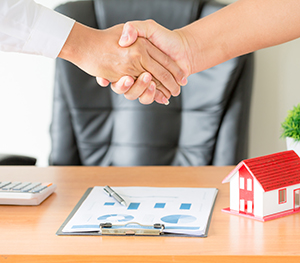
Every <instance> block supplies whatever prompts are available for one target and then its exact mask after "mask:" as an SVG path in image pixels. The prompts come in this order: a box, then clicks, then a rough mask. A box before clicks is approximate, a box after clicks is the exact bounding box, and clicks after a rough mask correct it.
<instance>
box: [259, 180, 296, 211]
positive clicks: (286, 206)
mask: <svg viewBox="0 0 300 263" xmlns="http://www.w3.org/2000/svg"><path fill="white" fill-rule="evenodd" d="M285 188H286V197H287V201H286V203H283V204H278V200H279V197H278V190H279V189H276V190H273V191H269V192H265V193H264V202H263V203H264V204H263V216H267V215H271V214H276V213H279V212H282V211H286V210H290V209H293V208H294V189H297V188H300V184H297V185H293V186H289V187H285ZM280 189H284V188H280Z"/></svg>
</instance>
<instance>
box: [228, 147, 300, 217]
mask: <svg viewBox="0 0 300 263" xmlns="http://www.w3.org/2000/svg"><path fill="white" fill-rule="evenodd" d="M228 182H229V183H230V207H228V208H225V209H223V210H222V211H224V212H228V213H232V214H237V215H242V216H246V217H250V218H253V219H257V220H261V221H267V220H270V219H274V218H277V217H281V216H285V215H289V214H293V213H296V212H300V202H299V195H300V158H299V157H298V155H297V154H296V153H295V152H294V151H284V152H279V153H275V154H270V155H266V156H261V157H257V158H252V159H247V160H244V161H242V162H240V163H239V164H238V165H237V166H236V167H235V169H234V170H233V171H232V172H231V173H230V174H229V175H228V176H227V177H226V178H225V179H224V180H223V181H222V183H228Z"/></svg>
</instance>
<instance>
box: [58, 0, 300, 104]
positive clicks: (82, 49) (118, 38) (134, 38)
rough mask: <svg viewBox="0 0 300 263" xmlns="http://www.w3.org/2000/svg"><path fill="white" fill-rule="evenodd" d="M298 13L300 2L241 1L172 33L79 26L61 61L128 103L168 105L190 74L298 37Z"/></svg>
mask: <svg viewBox="0 0 300 263" xmlns="http://www.w3.org/2000/svg"><path fill="white" fill-rule="evenodd" d="M299 13H300V1H299V0H285V1H282V0H264V1H261V0H237V1H236V2H235V3H233V4H231V5H228V6H227V7H225V8H222V9H221V10H219V11H217V12H215V13H213V14H210V15H208V16H206V17H204V18H202V19H200V20H198V21H196V22H194V23H192V24H189V25H187V26H185V27H183V28H180V29H177V30H173V31H171V30H168V29H166V28H164V27H163V26H161V25H159V24H157V23H156V22H154V21H152V20H147V21H133V22H129V23H126V24H125V25H117V26H114V27H112V28H109V29H107V30H96V29H92V28H89V27H86V26H84V25H81V24H79V23H77V22H76V23H75V25H74V27H73V29H72V31H71V33H70V35H69V37H68V39H67V41H66V43H65V45H64V47H63V49H62V50H61V53H60V54H59V57H61V58H64V59H66V60H69V61H70V62H72V63H74V64H75V65H77V66H78V67H80V68H82V69H83V70H85V71H86V72H87V73H89V74H90V75H92V76H95V77H97V81H98V83H99V84H100V85H101V86H107V85H108V84H109V83H110V82H111V83H112V85H111V87H112V89H113V90H114V91H115V92H116V93H118V94H124V96H125V97H126V98H127V99H130V100H134V99H137V98H138V99H139V101H140V102H141V103H143V104H150V103H152V102H153V101H156V102H158V103H162V104H168V100H169V98H170V97H171V96H178V95H179V94H180V86H184V85H186V84H187V77H188V76H189V75H191V74H193V73H196V72H199V71H202V70H205V69H208V68H210V67H212V66H215V65H217V64H220V63H222V62H224V61H226V60H229V59H231V58H234V57H237V56H240V55H243V54H246V53H249V52H253V51H255V50H259V49H262V48H266V47H270V46H274V45H278V44H281V43H284V42H287V41H290V40H293V39H295V38H299V37H300V15H299Z"/></svg>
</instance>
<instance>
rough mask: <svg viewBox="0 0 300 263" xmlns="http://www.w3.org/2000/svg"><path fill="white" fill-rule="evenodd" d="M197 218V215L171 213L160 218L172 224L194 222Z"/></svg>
mask: <svg viewBox="0 0 300 263" xmlns="http://www.w3.org/2000/svg"><path fill="white" fill-rule="evenodd" d="M196 219H197V218H196V217H194V216H190V215H169V216H164V217H162V218H161V219H160V220H161V221H163V222H165V223H170V224H187V223H192V222H194V221H195V220H196Z"/></svg>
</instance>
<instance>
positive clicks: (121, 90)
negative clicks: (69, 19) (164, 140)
mask: <svg viewBox="0 0 300 263" xmlns="http://www.w3.org/2000/svg"><path fill="white" fill-rule="evenodd" d="M158 29H159V30H158ZM160 33H161V34H164V36H163V37H162V38H159V34H160ZM166 40H168V41H166ZM72 41H74V42H76V44H75V43H74V44H73V43H72ZM81 41H82V42H84V44H81V43H80V42H81ZM168 42H169V44H167V43H168ZM68 46H69V47H70V48H69V49H68ZM83 46H84V49H83V50H82V52H81V51H80V50H79V51H78V50H76V52H73V50H72V48H71V47H73V48H74V47H76V49H80V47H83ZM78 54H79V55H80V54H82V57H80V56H78ZM59 56H60V57H62V58H65V59H67V60H69V61H71V62H73V63H74V64H75V65H77V66H79V67H80V68H82V69H84V71H86V72H87V73H89V74H90V75H92V76H96V77H97V81H98V83H99V84H100V85H101V86H108V84H109V83H112V85H111V88H112V89H113V91H115V92H116V93H118V94H124V96H125V97H126V98H127V99H129V100H135V99H137V98H139V101H140V102H141V103H143V104H150V103H152V102H153V101H154V100H155V101H156V102H158V103H161V104H168V103H169V98H170V97H171V96H178V95H179V94H180V86H184V85H186V83H187V77H188V76H189V75H190V74H191V66H190V58H189V56H188V54H187V48H186V46H185V42H184V39H183V36H181V34H180V33H179V32H176V31H169V30H167V29H165V28H163V27H161V26H159V25H158V24H156V23H155V22H154V21H151V20H148V21H142V22H130V23H127V24H125V25H117V26H114V27H111V28H109V29H106V30H96V29H92V28H88V27H86V26H84V25H81V24H79V23H77V22H76V23H75V25H74V27H73V30H72V31H71V34H70V36H69V38H68V40H67V42H66V43H65V47H64V48H63V50H62V52H61V54H60V55H59ZM70 56H74V58H70Z"/></svg>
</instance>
